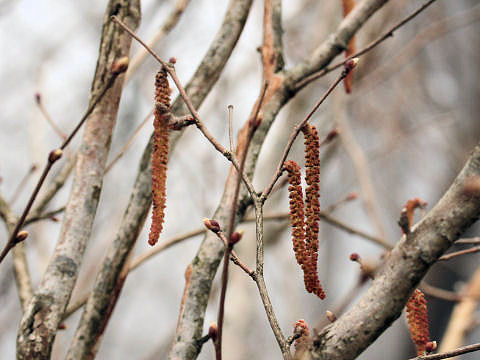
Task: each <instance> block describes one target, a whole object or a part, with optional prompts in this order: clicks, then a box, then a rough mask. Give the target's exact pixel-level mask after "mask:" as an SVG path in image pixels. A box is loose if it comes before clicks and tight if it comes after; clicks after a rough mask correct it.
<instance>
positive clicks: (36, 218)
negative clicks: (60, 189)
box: [25, 206, 65, 226]
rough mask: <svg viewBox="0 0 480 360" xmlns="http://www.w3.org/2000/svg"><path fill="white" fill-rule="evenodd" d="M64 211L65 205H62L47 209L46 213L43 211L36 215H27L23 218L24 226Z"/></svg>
mask: <svg viewBox="0 0 480 360" xmlns="http://www.w3.org/2000/svg"><path fill="white" fill-rule="evenodd" d="M64 211H65V206H62V207H61V208H58V209H55V210H52V211H47V212H46V213H43V214H41V215H38V216H28V217H27V219H26V220H25V226H26V225H28V224H31V223H34V222H37V221H39V220H45V219H51V218H52V217H53V216H55V215H58V214H60V213H62V212H64Z"/></svg>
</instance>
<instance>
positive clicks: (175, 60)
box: [168, 56, 177, 64]
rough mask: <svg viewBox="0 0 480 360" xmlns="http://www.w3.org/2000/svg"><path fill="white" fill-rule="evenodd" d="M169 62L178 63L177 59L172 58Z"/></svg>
mask: <svg viewBox="0 0 480 360" xmlns="http://www.w3.org/2000/svg"><path fill="white" fill-rule="evenodd" d="M168 62H169V63H170V64H176V63H177V59H176V58H174V57H173V56H172V57H171V58H170V59H168Z"/></svg>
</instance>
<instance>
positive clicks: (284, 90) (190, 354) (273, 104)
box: [169, 0, 388, 359]
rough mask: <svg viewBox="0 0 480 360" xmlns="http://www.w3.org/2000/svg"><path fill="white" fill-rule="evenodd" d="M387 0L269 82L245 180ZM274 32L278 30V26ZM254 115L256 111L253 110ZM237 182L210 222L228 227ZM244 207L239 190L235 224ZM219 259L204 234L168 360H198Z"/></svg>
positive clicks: (358, 12)
mask: <svg viewBox="0 0 480 360" xmlns="http://www.w3.org/2000/svg"><path fill="white" fill-rule="evenodd" d="M387 1H388V0H365V1H363V2H362V3H361V4H359V6H358V7H357V8H355V10H354V11H352V12H351V13H350V14H349V16H348V17H347V18H345V19H344V20H343V21H342V23H341V24H340V25H339V28H338V29H337V31H335V32H334V33H333V34H332V35H331V36H330V37H329V39H327V41H326V42H325V43H323V44H321V45H320V46H319V47H318V49H317V50H316V51H315V52H314V54H313V55H312V56H311V57H310V58H309V59H307V60H305V61H304V62H302V63H301V64H299V65H297V66H295V67H294V68H292V69H291V70H286V71H283V70H281V71H279V72H277V73H275V75H274V77H273V80H274V81H271V83H270V85H269V87H268V89H267V93H266V95H265V98H264V101H263V103H262V108H261V112H262V114H263V118H262V123H261V125H260V126H259V128H258V129H257V131H256V132H255V135H254V136H253V139H252V141H251V145H250V148H249V152H248V154H247V159H246V162H245V172H246V174H247V175H248V176H249V177H251V176H252V175H253V172H254V170H255V165H256V162H257V158H258V154H259V152H260V150H261V147H262V145H263V142H264V140H265V137H266V135H267V133H268V130H269V129H270V127H271V125H272V124H273V121H274V120H275V118H276V116H277V114H278V113H279V111H280V110H281V108H282V107H283V106H284V105H285V104H286V103H287V102H288V101H289V100H290V99H292V98H293V97H294V96H295V94H296V93H297V91H298V90H299V89H300V88H301V87H303V86H305V85H306V83H305V82H304V83H302V84H301V86H299V84H300V82H301V80H303V79H304V78H306V77H307V76H308V75H310V74H312V73H313V72H315V71H317V70H319V69H321V68H323V67H325V66H327V65H328V64H329V63H330V61H332V60H333V59H334V58H335V56H337V55H338V54H340V53H341V52H342V51H343V50H344V49H345V47H346V44H347V43H348V41H349V40H350V38H351V37H352V36H353V35H354V34H355V32H356V31H357V30H358V29H359V28H360V27H361V26H362V25H363V24H364V23H365V22H366V21H367V20H368V18H369V17H370V16H371V15H373V14H374V13H375V12H376V11H377V10H378V9H380V8H381V7H382V6H383V4H385V3H386V2H387ZM274 28H275V29H279V28H281V27H274ZM276 31H277V30H276ZM253 111H255V109H254V110H253ZM247 134H248V124H247V125H246V126H244V127H243V128H242V130H241V131H240V133H239V136H238V140H237V144H243V143H245V142H246V139H245V137H246V136H247ZM237 157H238V156H237ZM235 179H236V172H235V171H230V173H229V176H228V179H227V182H226V184H225V189H224V194H223V196H222V199H221V201H220V205H219V206H218V208H217V210H216V211H215V214H214V215H213V216H212V218H214V219H215V220H217V221H218V222H219V223H220V224H222V225H223V224H227V222H228V217H229V215H230V210H231V206H232V204H231V201H232V199H233V191H234V185H235ZM246 202H248V193H247V192H246V191H245V189H244V188H242V190H241V192H240V196H239V207H238V210H237V214H236V221H238V219H239V218H240V217H241V216H243V214H244V211H245V206H244V205H245V203H246ZM228 231H229V229H225V232H228ZM222 256H223V244H222V243H221V242H220V241H218V239H217V238H216V236H215V235H213V234H211V233H207V234H206V236H205V238H204V240H203V242H202V244H201V246H200V249H199V250H198V252H197V254H196V256H195V258H194V259H193V261H192V263H191V266H192V275H191V280H190V282H189V284H188V286H187V289H186V293H187V296H186V299H185V306H184V311H183V313H182V315H181V318H180V319H179V326H178V328H177V332H176V334H175V340H174V343H173V346H172V349H171V351H170V354H169V358H170V359H195V358H196V357H197V356H198V354H199V351H200V346H199V345H198V344H199V343H198V340H199V339H200V338H201V336H202V330H203V320H204V316H205V309H206V306H207V302H208V297H209V293H210V289H211V285H212V281H213V278H214V276H215V273H216V271H217V268H218V264H219V263H220V259H221V258H222Z"/></svg>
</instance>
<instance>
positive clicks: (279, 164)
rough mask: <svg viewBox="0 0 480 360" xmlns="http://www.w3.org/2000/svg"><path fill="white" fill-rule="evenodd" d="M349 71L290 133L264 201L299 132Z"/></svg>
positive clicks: (280, 172)
mask: <svg viewBox="0 0 480 360" xmlns="http://www.w3.org/2000/svg"><path fill="white" fill-rule="evenodd" d="M347 73H348V72H347V71H342V73H341V74H340V76H339V77H338V78H337V80H335V81H334V82H333V84H331V85H330V87H329V88H328V89H327V91H325V93H324V94H323V96H322V97H321V98H320V100H319V101H318V102H317V103H316V104H315V106H314V107H313V109H312V110H311V111H310V112H309V113H308V115H307V116H306V117H305V118H304V119H303V120H302V121H301V122H300V123H298V124H297V125H296V126H295V128H294V129H293V132H292V134H291V135H290V138H289V139H288V142H287V145H286V146H285V150H283V154H282V157H281V159H280V162H279V163H278V166H277V171H276V172H275V174H274V175H273V178H272V180H271V181H270V183H269V184H268V185H267V187H266V188H265V190H263V193H262V195H261V198H262V200H263V201H265V200H266V199H267V197H268V195H270V192H271V191H272V189H273V186H274V185H275V183H276V182H277V180H278V178H279V177H280V176H281V175H282V173H283V163H284V162H285V160H286V159H287V156H288V153H289V152H290V149H291V147H292V145H293V142H294V141H295V139H296V138H297V136H298V134H299V133H300V131H301V130H302V128H303V127H304V126H305V124H306V123H307V122H308V120H310V118H311V117H312V116H313V114H314V113H315V111H317V109H318V108H319V107H320V105H322V103H323V102H324V101H325V99H326V98H327V97H328V95H330V94H331V93H332V91H333V89H335V87H336V86H337V85H338V84H339V83H340V82H341V81H342V80H343V79H344V78H345V76H347Z"/></svg>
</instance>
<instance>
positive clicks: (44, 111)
mask: <svg viewBox="0 0 480 360" xmlns="http://www.w3.org/2000/svg"><path fill="white" fill-rule="evenodd" d="M35 102H36V104H37V106H38V109H39V110H40V112H41V113H42V115H43V117H44V118H45V120H47V122H48V124H49V125H50V126H51V127H52V129H53V131H55V133H56V134H57V135H58V136H59V137H60V138H61V139H62V140H64V141H65V140H66V139H67V135H66V134H65V133H64V132H63V131H62V130H60V128H59V127H58V125H57V124H56V123H55V121H53V120H52V117H51V116H50V114H49V113H48V111H47V109H46V108H45V105H43V101H42V96H41V95H40V93H36V94H35Z"/></svg>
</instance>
